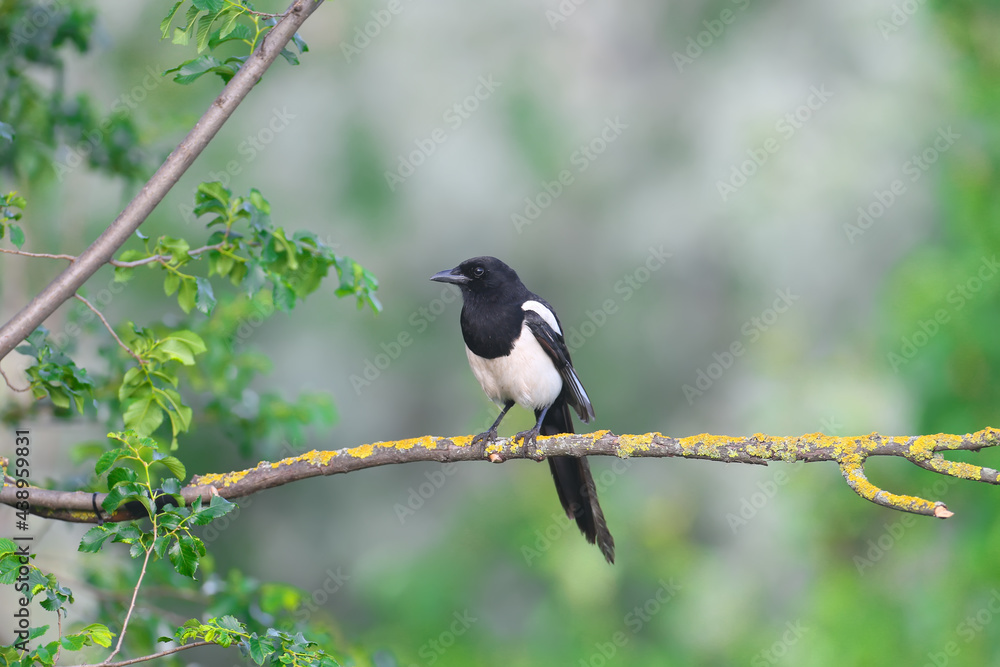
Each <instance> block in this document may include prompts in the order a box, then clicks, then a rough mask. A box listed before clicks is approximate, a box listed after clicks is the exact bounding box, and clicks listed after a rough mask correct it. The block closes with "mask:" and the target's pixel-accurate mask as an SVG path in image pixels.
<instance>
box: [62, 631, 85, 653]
mask: <svg viewBox="0 0 1000 667" xmlns="http://www.w3.org/2000/svg"><path fill="white" fill-rule="evenodd" d="M87 639H88V637H86V636H84V635H82V634H73V635H66V636H65V637H63V638H62V639H60V640H59V643H60V644H61V645H62V647H63V648H64V649H66V650H67V651H79V650H80V649H82V648H83V647H84V646H86V645H87Z"/></svg>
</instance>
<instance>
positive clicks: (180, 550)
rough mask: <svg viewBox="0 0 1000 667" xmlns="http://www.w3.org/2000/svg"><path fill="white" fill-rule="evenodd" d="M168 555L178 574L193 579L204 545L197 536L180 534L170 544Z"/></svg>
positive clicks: (203, 552)
mask: <svg viewBox="0 0 1000 667" xmlns="http://www.w3.org/2000/svg"><path fill="white" fill-rule="evenodd" d="M168 555H169V556H170V563H171V564H172V565H173V566H174V569H175V570H177V573H178V574H182V575H184V576H185V577H191V578H192V579H194V573H195V571H196V570H197V569H198V561H199V559H200V558H201V556H204V555H205V545H204V544H203V543H202V541H201V540H199V539H198V538H197V537H192V536H191V535H182V536H180V537H179V538H178V540H177V541H176V542H174V544H173V545H171V547H170V550H169V551H168Z"/></svg>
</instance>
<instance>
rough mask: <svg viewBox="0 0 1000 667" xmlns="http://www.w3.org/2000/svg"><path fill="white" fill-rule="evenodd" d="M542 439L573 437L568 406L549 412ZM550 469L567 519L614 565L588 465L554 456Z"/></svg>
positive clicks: (561, 403) (562, 403) (559, 405)
mask: <svg viewBox="0 0 1000 667" xmlns="http://www.w3.org/2000/svg"><path fill="white" fill-rule="evenodd" d="M539 433H540V434H541V435H558V434H560V433H573V421H572V417H571V416H570V410H569V405H567V404H566V402H565V401H563V400H558V401H556V403H555V404H554V405H553V406H552V407H551V408H549V411H548V412H547V413H546V415H545V419H543V420H542V425H541V428H540V429H539ZM549 468H550V469H551V470H552V478H553V479H554V480H555V483H556V492H557V493H558V494H559V502H560V503H562V506H563V509H564V510H566V516H568V517H570V518H572V519H576V525H577V526H579V527H580V532H582V533H583V535H584V537H586V538H587V541H588V542H590V543H591V544H597V546H598V548H599V549H600V550H601V553H603V554H604V557H605V558H606V559H607V560H608V562H609V563H614V562H615V539H614V538H613V537H611V531H609V530H608V524H607V523H606V522H605V521H604V512H602V511H601V505H600V503H599V502H597V489H596V487H595V486H594V478H593V476H592V475H591V474H590V465H589V464H588V463H587V459H586V458H585V457H579V458H578V457H575V456H553V457H550V458H549Z"/></svg>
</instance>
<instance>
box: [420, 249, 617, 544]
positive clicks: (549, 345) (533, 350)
mask: <svg viewBox="0 0 1000 667" xmlns="http://www.w3.org/2000/svg"><path fill="white" fill-rule="evenodd" d="M431 280H435V281H437V282H442V283H451V284H454V285H458V287H459V288H460V289H461V290H462V301H463V306H462V317H461V324H462V337H463V338H464V339H465V351H466V354H467V355H468V357H469V365H470V366H472V372H473V374H474V375H475V376H476V379H477V380H479V384H480V385H482V387H483V391H485V392H486V395H487V396H489V398H490V399H491V400H492V401H493V402H494V403H496V404H497V405H499V406H500V407H501V408H502V410H501V412H500V416H499V417H497V419H496V421H495V422H493V426H491V427H490V428H489V430H488V431H486V432H485V433H480V434H479V435H477V436H475V437H474V438H473V440H472V444H473V445H481V446H483V448H484V449H485V446H486V445H488V444H489V443H491V442H493V441H494V440H496V438H497V427H498V426H499V425H500V422H501V421H502V420H503V418H504V416H505V415H506V414H507V411H508V410H510V409H511V408H512V407H513V406H514V404H515V403H517V404H518V405H520V406H522V407H526V408H529V409H531V410H534V412H535V420H536V421H535V426H534V427H533V428H531V429H528V430H527V431H521V432H520V433H518V434H517V435H515V436H514V441H515V442H516V441H518V440H520V441H522V442H523V443H524V446H525V447H529V446H534V445H535V440H536V438H537V437H538V435H539V434H541V435H557V434H560V433H573V421H572V417H571V416H570V408H573V410H575V411H576V413H577V415H579V417H580V419H582V420H583V421H584V422H590V420H591V419H593V418H594V406H593V405H591V403H590V397H588V396H587V392H586V390H585V389H584V388H583V384H582V383H581V382H580V378H579V377H577V374H576V370H574V368H573V364H572V362H571V360H570V356H569V349H568V348H567V347H566V342H565V341H564V340H563V330H562V325H561V324H560V323H559V318H557V317H556V313H555V311H554V310H553V308H552V306H550V305H549V303H548V302H547V301H545V300H544V299H542V298H541V297H540V296H538V295H537V294H534V293H533V292H531V291H529V290H528V288H527V287H525V286H524V283H522V282H521V279H520V278H518V277H517V273H515V272H514V269H512V268H510V267H509V266H507V265H506V264H504V263H503V262H501V261H500V260H499V259H497V258H496V257H475V258H473V259H469V260H466V261H464V262H462V263H461V264H459V265H458V266H456V267H455V268H454V269H451V270H446V271H441V272H440V273H435V274H434V275H433V276H431ZM549 467H550V469H551V471H552V477H553V479H554V480H555V483H556V492H557V493H558V494H559V501H560V502H561V503H562V506H563V509H564V510H566V514H567V516H569V517H570V518H573V519H575V520H576V524H577V526H579V527H580V530H581V532H583V534H584V536H585V537H586V538H587V541H588V542H590V543H591V544H595V543H596V544H597V546H598V547H599V548H600V550H601V553H603V554H604V557H605V558H606V559H607V560H608V562H609V563H614V561H615V541H614V538H612V537H611V533H610V532H609V531H608V526H607V523H605V521H604V513H603V512H602V511H601V506H600V504H599V503H598V502H597V489H596V488H595V486H594V478H593V476H592V475H591V474H590V466H589V464H588V463H587V459H586V458H584V457H580V458H577V457H573V456H553V457H550V458H549Z"/></svg>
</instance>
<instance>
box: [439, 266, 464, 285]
mask: <svg viewBox="0 0 1000 667" xmlns="http://www.w3.org/2000/svg"><path fill="white" fill-rule="evenodd" d="M431 280H433V281H435V282H439V283H452V284H455V285H464V284H465V283H467V282H469V279H468V278H466V277H465V276H463V275H462V273H461V271H459V269H458V267H457V266H456V267H455V268H454V269H445V270H444V271H438V272H437V273H435V274H434V275H433V276H431Z"/></svg>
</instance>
